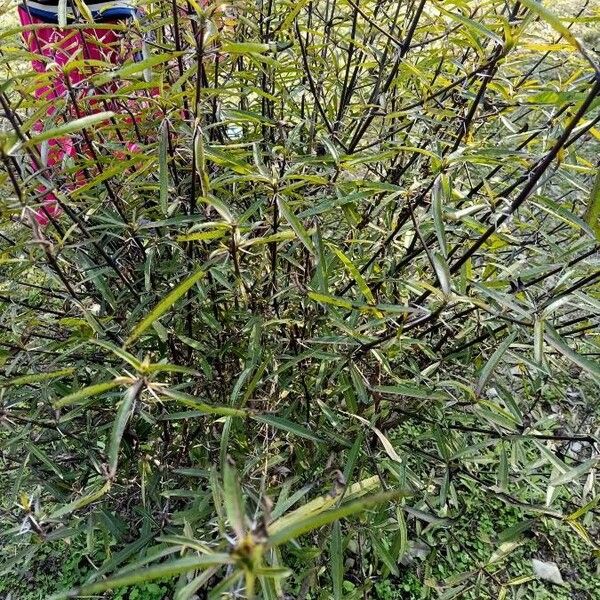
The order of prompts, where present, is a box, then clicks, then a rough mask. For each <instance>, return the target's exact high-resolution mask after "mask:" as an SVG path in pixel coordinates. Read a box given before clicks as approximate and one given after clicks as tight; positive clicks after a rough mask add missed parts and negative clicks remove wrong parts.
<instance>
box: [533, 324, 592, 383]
mask: <svg viewBox="0 0 600 600" xmlns="http://www.w3.org/2000/svg"><path fill="white" fill-rule="evenodd" d="M544 339H545V340H546V341H547V342H548V344H550V345H551V346H552V347H553V348H554V349H555V350H558V351H559V352H560V353H561V354H562V355H563V356H565V357H566V358H568V359H569V360H570V361H571V362H573V363H575V364H576V365H577V366H578V367H581V368H582V369H583V370H584V371H587V372H588V373H589V374H590V375H591V376H592V377H593V378H594V379H595V380H596V381H597V382H598V381H600V365H599V364H598V363H597V362H594V361H592V360H590V359H589V358H587V357H585V356H582V355H581V354H578V353H577V352H575V350H572V349H571V347H570V346H569V345H568V344H567V343H566V342H565V341H564V340H563V339H562V338H561V337H560V335H558V332H557V331H556V330H555V329H554V328H553V327H551V326H550V325H549V324H548V323H546V333H545V334H544Z"/></svg>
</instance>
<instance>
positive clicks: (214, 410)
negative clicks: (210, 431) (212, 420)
mask: <svg viewBox="0 0 600 600" xmlns="http://www.w3.org/2000/svg"><path fill="white" fill-rule="evenodd" d="M155 391H156V392H157V393H158V394H160V395H162V396H167V397H168V398H172V399H173V400H175V401H176V402H178V403H179V404H183V405H184V406H189V407H190V408H193V409H194V410H197V411H200V412H201V413H203V414H206V415H220V416H224V417H245V416H247V414H248V413H247V411H245V410H242V409H240V408H232V407H230V406H223V405H219V404H207V403H206V402H201V401H200V400H198V399H196V398H195V397H194V396H191V395H190V394H186V393H185V392H180V391H179V390H173V389H170V388H166V387H162V386H161V387H159V388H156V390H155Z"/></svg>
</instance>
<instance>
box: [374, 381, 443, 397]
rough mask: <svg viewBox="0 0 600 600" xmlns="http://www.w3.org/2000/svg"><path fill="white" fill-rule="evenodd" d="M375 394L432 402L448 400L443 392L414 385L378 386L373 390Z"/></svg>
mask: <svg viewBox="0 0 600 600" xmlns="http://www.w3.org/2000/svg"><path fill="white" fill-rule="evenodd" d="M371 389H372V390H373V391H374V392H377V393H379V394H384V395H390V396H408V397H409V398H423V399H425V400H426V399H431V400H446V399H447V398H448V394H446V393H445V392H441V391H435V390H430V389H429V388H427V387H425V386H422V385H415V384H412V383H396V384H394V385H376V386H374V387H372V388H371Z"/></svg>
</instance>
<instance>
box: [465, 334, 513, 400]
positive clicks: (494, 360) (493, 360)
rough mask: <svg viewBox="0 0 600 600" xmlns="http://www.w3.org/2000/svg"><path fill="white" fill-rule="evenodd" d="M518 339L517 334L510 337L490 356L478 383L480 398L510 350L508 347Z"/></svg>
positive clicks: (477, 389) (477, 390)
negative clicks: (505, 354)
mask: <svg viewBox="0 0 600 600" xmlns="http://www.w3.org/2000/svg"><path fill="white" fill-rule="evenodd" d="M516 337H517V333H516V332H514V333H512V334H511V335H509V336H508V337H507V338H506V339H505V340H504V341H503V342H502V343H501V344H500V346H498V348H497V349H496V351H495V352H494V353H493V354H492V356H490V359H489V360H488V361H487V363H486V365H485V367H483V369H482V370H481V374H480V375H479V381H478V382H477V388H476V389H475V391H476V392H477V395H478V396H479V395H481V392H483V389H484V388H485V386H486V384H487V382H488V380H489V378H490V377H491V376H492V373H493V372H494V369H495V368H496V367H497V366H498V363H499V362H500V360H501V359H502V357H503V356H504V353H505V352H506V351H507V350H508V347H509V346H510V345H511V344H512V343H513V342H514V340H515V338H516Z"/></svg>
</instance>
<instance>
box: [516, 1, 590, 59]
mask: <svg viewBox="0 0 600 600" xmlns="http://www.w3.org/2000/svg"><path fill="white" fill-rule="evenodd" d="M521 4H524V5H525V6H526V7H527V8H529V10H531V11H532V12H534V13H535V14H536V15H537V16H538V17H540V19H542V21H545V22H546V23H548V25H550V27H552V29H554V31H556V32H557V33H560V35H561V36H562V37H564V38H565V40H567V42H569V44H571V45H572V46H574V47H575V48H577V50H581V44H580V43H579V41H578V40H577V38H576V37H575V36H574V35H573V33H572V32H571V30H570V29H569V28H568V27H567V26H566V25H564V24H563V23H562V21H561V20H560V19H559V18H558V17H557V16H556V15H555V14H554V13H553V12H552V11H550V10H548V9H547V8H546V7H545V6H544V5H543V4H542V0H521Z"/></svg>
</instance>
